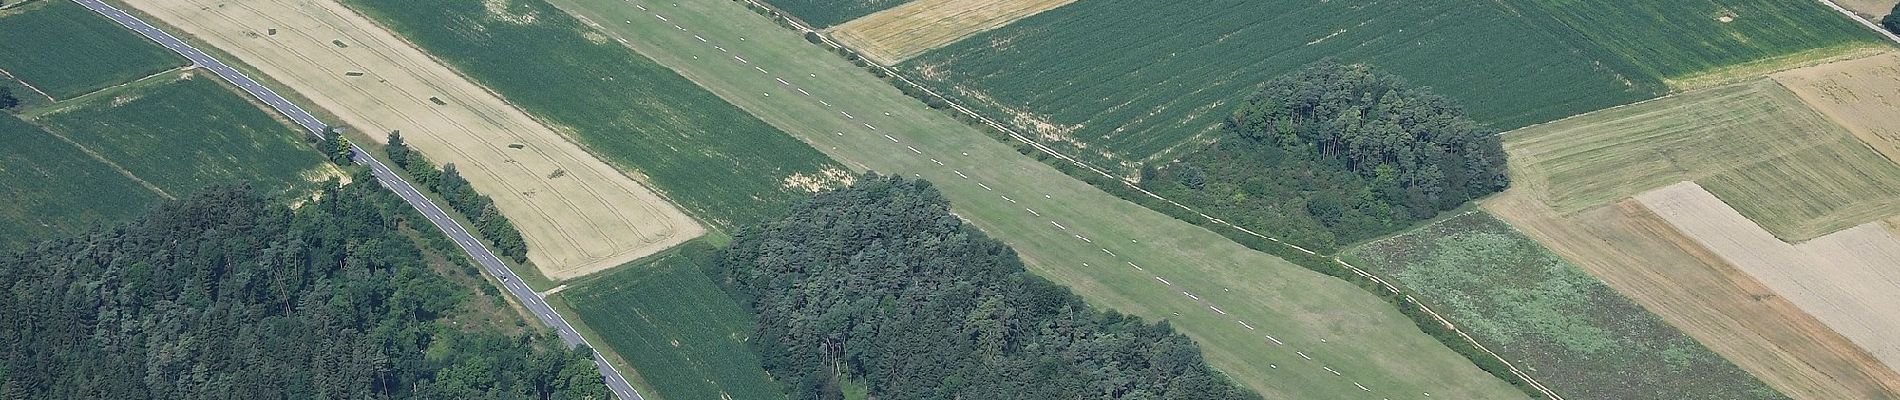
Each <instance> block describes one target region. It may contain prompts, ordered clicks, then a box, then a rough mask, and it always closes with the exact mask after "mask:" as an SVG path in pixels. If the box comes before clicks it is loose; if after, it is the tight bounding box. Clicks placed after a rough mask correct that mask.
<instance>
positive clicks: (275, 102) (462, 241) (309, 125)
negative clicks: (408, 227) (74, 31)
mask: <svg viewBox="0 0 1900 400" xmlns="http://www.w3.org/2000/svg"><path fill="white" fill-rule="evenodd" d="M73 1H74V2H76V3H79V4H81V5H84V6H86V8H88V9H91V10H93V11H94V12H98V13H99V14H100V15H102V16H104V17H106V18H109V19H111V20H113V21H114V22H118V23H119V24H120V25H123V26H125V27H126V28H127V29H131V30H132V31H135V32H138V33H139V34H140V35H142V36H144V37H146V38H147V39H151V40H152V41H155V42H158V43H159V44H160V45H163V46H164V47H165V48H167V49H170V50H172V51H175V52H177V53H178V54H180V55H183V56H185V57H186V58H188V59H191V61H192V62H193V63H195V64H197V65H199V66H202V67H204V68H206V69H207V70H210V71H211V72H213V73H216V74H217V75H218V76H219V77H221V78H224V79H225V80H227V81H230V82H231V84H232V85H235V86H237V87H239V88H242V89H244V91H245V92H246V93H249V94H250V95H252V96H255V97H257V98H258V100H260V101H263V102H264V103H265V104H268V105H270V106H271V108H273V109H276V110H277V111H278V112H280V113H283V114H284V115H285V116H287V117H289V118H290V119H291V120H292V121H294V122H296V123H297V125H298V126H299V127H302V128H304V129H305V130H306V131H308V132H310V134H311V135H314V136H317V137H323V136H324V135H325V134H326V132H327V131H328V129H329V125H326V124H324V123H323V122H321V121H318V120H317V119H316V117H315V116H313V115H311V114H310V113H309V112H307V111H304V109H303V108H302V107H298V106H297V105H295V104H292V103H290V101H289V100H286V99H284V98H283V96H280V95H278V94H277V93H276V92H274V91H272V90H271V89H270V88H266V87H264V86H263V85H261V84H259V83H258V82H257V81H256V80H254V79H251V78H250V77H249V76H246V75H244V74H243V73H241V72H238V71H237V70H236V69H233V68H231V67H230V66H228V65H225V64H224V63H223V62H221V61H219V60H217V59H215V58H212V57H211V56H209V55H207V54H205V53H204V52H203V51H200V50H198V49H196V48H193V47H191V45H189V44H186V43H185V42H183V41H181V40H179V39H178V38H176V37H173V36H172V35H171V34H169V33H166V32H164V31H161V30H159V29H158V28H156V27H154V26H152V25H151V24H148V23H146V22H145V21H143V20H140V19H138V18H137V17H134V16H132V15H131V14H127V13H126V12H125V11H122V10H119V9H118V8H115V7H113V6H111V5H108V4H105V3H104V2H102V1H101V0H73ZM351 150H353V154H354V156H353V157H352V161H355V162H356V163H358V164H362V165H364V166H367V167H369V168H370V171H371V172H373V173H374V175H375V176H376V179H377V181H378V182H380V183H381V184H382V185H383V186H384V187H387V188H389V189H390V190H391V191H394V192H396V194H397V196H399V197H401V198H402V199H403V201H405V202H408V203H409V205H410V206H412V207H415V208H416V210H417V211H419V212H421V213H422V215H423V216H424V217H426V218H428V219H429V221H430V222H431V223H432V224H434V225H435V226H436V228H437V229H440V230H441V231H442V232H443V234H445V235H447V236H448V237H449V238H450V239H452V240H454V241H455V243H456V244H457V245H458V246H460V247H461V248H462V250H463V251H464V252H467V253H468V255H469V256H470V257H471V258H473V259H474V260H475V261H476V262H477V263H479V264H481V265H482V267H483V270H486V271H488V273H490V274H492V275H494V276H496V277H497V278H498V279H500V280H501V282H502V284H501V286H502V288H503V289H504V290H505V291H507V292H508V293H509V294H510V295H513V296H514V297H516V298H517V299H518V300H520V303H521V304H522V305H523V306H525V307H527V308H528V309H529V311H530V312H531V313H533V314H534V315H535V316H536V317H538V319H539V320H540V321H541V322H542V323H543V324H546V325H548V326H549V327H551V328H553V329H554V331H555V334H556V335H557V336H559V337H560V338H561V340H562V341H563V342H565V343H567V344H568V345H569V346H576V345H588V346H589V347H591V345H590V344H588V343H587V340H586V339H585V338H582V337H581V336H580V334H579V333H577V332H576V331H575V330H574V328H573V326H571V325H569V324H568V323H567V321H566V320H565V319H563V318H562V317H561V315H560V314H559V313H557V312H555V311H554V310H553V309H552V308H549V307H548V305H547V302H545V301H543V300H542V299H541V297H540V296H539V295H537V294H535V292H534V291H533V290H532V289H529V288H528V287H527V285H524V284H522V283H521V279H520V278H519V277H517V276H515V274H514V272H513V271H510V270H508V267H507V266H506V265H504V264H502V262H501V260H500V259H499V258H496V257H495V255H494V253H493V252H491V251H489V249H488V247H487V246H486V245H484V244H482V242H481V241H480V240H479V239H476V238H475V237H474V236H472V235H470V234H469V232H468V230H467V229H464V228H463V227H462V226H461V224H460V223H458V222H456V221H455V220H454V219H452V218H450V217H449V216H448V215H447V214H445V213H443V212H442V208H441V207H439V206H437V205H436V204H435V203H434V202H431V201H430V200H429V199H428V198H427V197H424V196H423V195H422V193H420V192H418V191H416V189H415V187H413V186H411V185H410V184H409V182H407V181H404V180H403V179H402V178H401V177H400V176H398V175H397V174H396V173H395V172H394V171H393V170H391V169H389V167H388V166H387V165H384V164H383V163H382V162H381V161H378V160H376V159H375V158H373V157H369V156H368V155H367V154H368V153H366V152H364V151H363V149H362V148H361V147H358V146H355V145H352V149H351ZM593 359H594V364H595V365H596V367H598V368H599V369H600V373H601V375H602V376H603V377H604V379H605V380H606V383H607V387H608V389H610V390H611V391H612V392H613V393H614V395H615V396H617V397H619V398H620V399H621V400H641V397H640V394H639V393H636V392H635V391H634V390H633V387H632V386H631V385H629V384H628V383H627V381H626V379H625V378H624V377H622V375H621V374H620V373H619V371H618V370H616V369H614V367H613V365H612V364H609V363H608V362H607V360H606V359H605V358H603V356H601V354H600V352H598V351H595V352H593Z"/></svg>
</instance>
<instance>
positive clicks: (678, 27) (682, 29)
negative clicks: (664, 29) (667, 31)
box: [673, 25, 686, 32]
mask: <svg viewBox="0 0 1900 400" xmlns="http://www.w3.org/2000/svg"><path fill="white" fill-rule="evenodd" d="M673 28H674V29H679V30H680V32H685V31H686V28H681V27H680V26H679V25H673Z"/></svg>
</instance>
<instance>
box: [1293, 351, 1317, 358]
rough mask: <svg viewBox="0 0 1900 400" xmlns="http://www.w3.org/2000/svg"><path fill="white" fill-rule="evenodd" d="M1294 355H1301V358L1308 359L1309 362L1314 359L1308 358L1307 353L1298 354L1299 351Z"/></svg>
mask: <svg viewBox="0 0 1900 400" xmlns="http://www.w3.org/2000/svg"><path fill="white" fill-rule="evenodd" d="M1293 354H1298V355H1300V358H1304V359H1308V360H1312V359H1313V358H1312V357H1307V356H1306V353H1304V352H1298V351H1295V352H1293Z"/></svg>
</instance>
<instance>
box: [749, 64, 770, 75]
mask: <svg viewBox="0 0 1900 400" xmlns="http://www.w3.org/2000/svg"><path fill="white" fill-rule="evenodd" d="M752 69H756V70H759V73H761V74H766V75H771V74H772V73H770V72H765V68H759V67H758V66H753V67H752Z"/></svg>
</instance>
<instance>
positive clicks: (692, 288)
mask: <svg viewBox="0 0 1900 400" xmlns="http://www.w3.org/2000/svg"><path fill="white" fill-rule="evenodd" d="M711 251H712V246H710V245H708V244H706V242H705V241H695V242H689V243H687V244H685V245H682V247H680V248H679V250H677V251H672V252H667V253H663V254H660V255H656V256H654V257H651V258H648V259H645V260H641V261H639V262H636V263H635V264H633V265H629V266H628V267H626V268H616V269H614V270H613V271H612V272H609V273H608V274H607V275H603V276H601V277H599V278H596V279H590V280H588V281H587V282H586V283H585V284H582V285H579V286H575V287H573V288H571V289H568V290H566V291H562V292H561V293H560V297H561V299H562V300H565V301H566V302H567V304H569V305H570V306H571V307H572V308H573V310H574V311H575V312H576V313H578V314H579V315H580V317H581V318H582V319H585V320H587V325H588V327H590V328H592V329H593V330H594V332H596V333H598V334H599V335H600V336H601V337H602V338H603V339H605V341H606V343H603V344H604V345H605V346H608V347H611V350H613V351H614V352H616V353H618V354H621V355H622V356H623V358H625V359H626V360H627V362H628V363H631V364H632V365H633V368H634V369H635V370H638V371H640V377H641V378H642V379H644V380H645V381H646V382H647V384H649V385H651V386H652V387H653V390H654V391H657V392H659V396H658V397H659V398H664V399H680V400H684V399H720V398H731V399H776V398H784V394H783V392H782V391H781V390H782V389H781V388H780V387H779V385H778V383H775V382H773V381H772V378H771V376H769V375H766V373H765V369H764V368H762V367H760V366H759V359H758V356H756V355H753V354H752V350H751V348H749V347H747V345H746V340H747V339H748V338H750V337H751V336H752V332H753V329H754V326H753V325H754V323H753V321H752V315H751V314H749V313H748V311H746V310H745V309H743V308H740V306H739V305H738V304H737V303H734V302H733V301H732V298H731V297H727V296H726V293H725V292H724V291H722V290H720V289H719V286H718V285H715V284H714V283H713V281H712V280H711V279H709V278H707V277H706V275H705V274H702V273H700V271H699V263H700V262H702V261H703V260H702V258H703V257H706V256H709V255H710V253H711Z"/></svg>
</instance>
